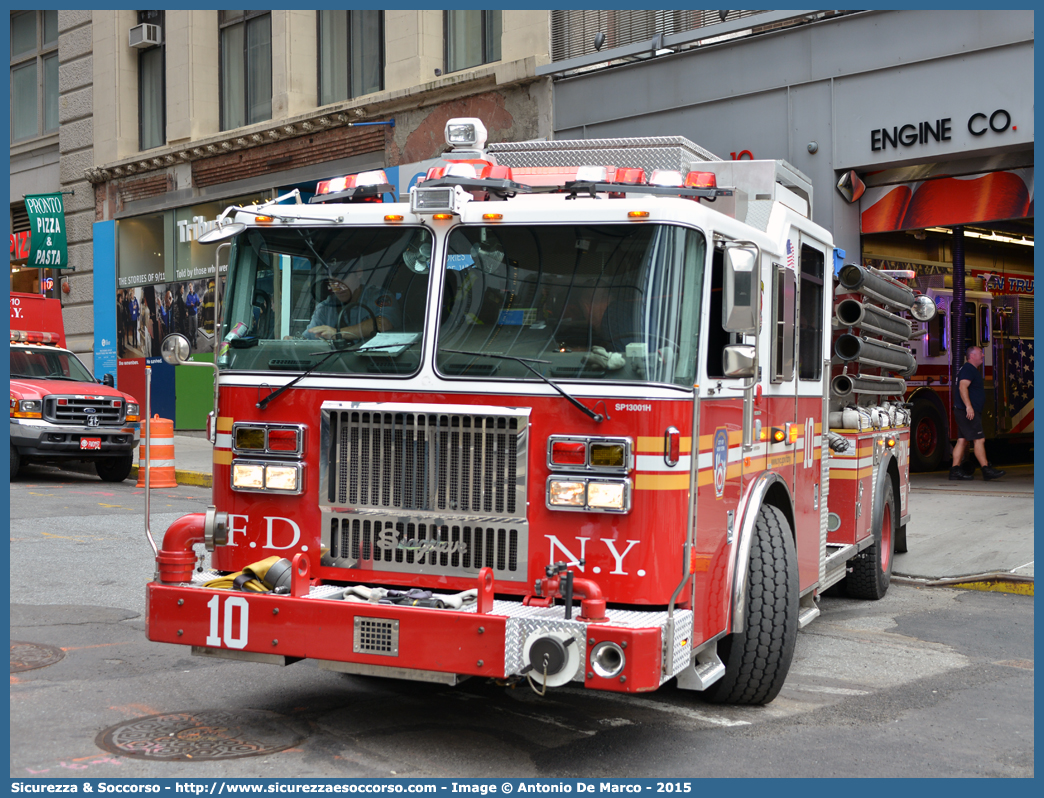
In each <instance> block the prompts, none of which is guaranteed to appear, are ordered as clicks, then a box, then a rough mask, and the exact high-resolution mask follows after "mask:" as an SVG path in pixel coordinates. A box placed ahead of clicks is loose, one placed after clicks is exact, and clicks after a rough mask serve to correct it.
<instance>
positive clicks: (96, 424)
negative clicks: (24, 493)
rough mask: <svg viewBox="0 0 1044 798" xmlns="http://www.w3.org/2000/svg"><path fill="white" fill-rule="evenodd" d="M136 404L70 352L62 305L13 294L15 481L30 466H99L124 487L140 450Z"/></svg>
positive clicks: (108, 478)
mask: <svg viewBox="0 0 1044 798" xmlns="http://www.w3.org/2000/svg"><path fill="white" fill-rule="evenodd" d="M138 422H139V413H138V402H137V400H136V399H135V398H134V397H133V396H131V395H130V394H126V393H121V392H120V391H117V390H116V389H115V388H114V387H113V380H112V377H111V376H109V375H106V376H105V379H104V381H103V383H102V384H99V383H98V382H97V381H95V379H94V376H93V375H92V374H91V372H90V371H89V370H88V369H87V367H86V366H84V365H83V363H81V362H80V361H79V359H78V358H77V357H76V355H74V354H73V353H72V352H70V351H69V350H68V349H66V348H65V327H64V325H63V324H62V309H61V303H60V302H59V300H57V299H47V298H45V297H42V296H39V295H37V294H20V293H12V294H11V479H12V480H14V479H15V477H17V476H18V472H19V470H20V469H21V467H22V465H23V464H24V463H27V462H42V463H57V464H61V463H68V462H71V461H86V462H89V463H93V464H94V467H95V469H96V470H97V472H98V476H99V477H101V478H102V479H103V480H105V481H106V482H122V481H123V480H125V479H126V478H127V475H128V474H129V473H130V470H131V466H132V465H134V449H135V447H136V446H137V445H138V429H139V424H138Z"/></svg>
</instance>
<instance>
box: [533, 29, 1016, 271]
mask: <svg viewBox="0 0 1044 798" xmlns="http://www.w3.org/2000/svg"><path fill="white" fill-rule="evenodd" d="M603 54H604V55H605V57H606V59H607V60H608V59H611V58H613V53H612V51H603ZM1033 74H1034V69H1033V12H1032V11H996V10H994V11H881V12H865V13H861V14H855V15H851V16H843V17H839V18H836V19H833V20H829V21H823V22H818V23H815V24H811V25H802V26H799V27H796V28H789V29H785V30H781V31H779V32H773V33H767V34H763V35H759V36H753V37H747V38H738V39H734V40H732V41H727V42H720V43H717V44H712V45H709V46H706V47H699V48H696V49H694V50H689V51H685V52H679V53H676V54H673V55H665V56H661V57H657V58H653V59H650V60H647V61H643V62H640V63H635V64H630V65H626V66H619V67H614V68H611V69H600V70H594V71H589V72H588V73H586V74H583V75H578V76H575V77H569V78H564V79H560V80H558V81H556V83H555V90H554V119H555V121H554V129H555V136H556V137H557V138H602V137H614V136H654V135H682V136H686V137H688V138H690V139H692V140H693V141H695V142H697V143H698V144H700V145H702V146H704V147H706V148H707V149H709V150H710V151H711V152H713V153H715V154H716V155H719V156H720V157H722V158H730V157H733V154H736V155H739V154H740V153H743V152H744V151H746V152H748V153H750V154H752V155H753V157H754V158H769V159H774V158H783V159H785V160H787V161H789V162H790V163H792V164H793V165H794V166H796V167H797V168H798V169H800V170H801V171H802V172H804V173H805V174H806V175H808V176H809V177H810V178H811V179H812V182H813V185H814V187H815V188H814V191H815V201H814V211H813V215H814V219H815V221H816V222H818V223H819V224H821V225H823V226H824V227H826V228H827V229H829V230H832V231H833V233H834V238H835V243H836V244H837V246H839V247H840V248H842V249H845V250H846V251H848V252H852V253H858V251H859V241H860V230H859V218H858V206H852V205H849V204H847V203H846V202H845V201H844V200H843V199H842V197H841V196H840V194H839V193H838V192H837V191H836V190H835V188H834V186H835V184H836V182H837V180H838V177H839V175H840V172H841V170H847V169H856V168H865V169H884V168H888V167H891V166H898V165H903V164H911V163H924V162H930V161H933V160H951V159H955V158H976V157H983V156H985V155H988V154H996V153H1002V152H1004V151H1006V150H1012V149H1025V150H1029V149H1031V148H1032V144H1033V100H1032V98H1033ZM996 108H1006V109H1008V110H1009V111H1010V112H1011V113H1012V114H1014V115H1015V116H1014V117H1013V119H1014V118H1015V117H1017V123H1016V125H1017V128H1018V129H1017V130H1009V131H1007V132H1006V133H1005V134H1004V137H1003V138H999V137H998V136H994V135H991V136H981V137H976V136H970V135H969V134H968V132H967V129H966V128H967V122H968V119H969V116H970V115H971V114H973V113H976V112H985V113H987V114H990V113H992V112H993V111H994V110H995V109H996ZM937 118H951V119H952V121H953V132H954V136H953V138H952V139H951V140H950V141H948V142H946V143H945V144H944V145H935V144H934V143H932V144H930V145H919V146H916V147H908V148H905V149H900V150H895V149H889V150H887V151H874V150H872V147H871V131H872V130H874V129H877V128H881V127H887V128H888V129H889V130H891V128H892V127H893V126H896V125H899V126H901V125H903V124H906V123H909V122H911V121H912V122H913V123H914V125H915V126H916V124H917V123H918V122H921V121H924V120H935V119H937ZM813 142H815V147H814V150H815V151H814V152H811V151H810V149H809V145H810V144H812V143H813Z"/></svg>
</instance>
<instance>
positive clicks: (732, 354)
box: [721, 344, 755, 379]
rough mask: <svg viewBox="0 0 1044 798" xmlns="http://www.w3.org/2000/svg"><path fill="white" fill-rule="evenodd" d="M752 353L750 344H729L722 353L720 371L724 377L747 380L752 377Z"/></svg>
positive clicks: (753, 350)
mask: <svg viewBox="0 0 1044 798" xmlns="http://www.w3.org/2000/svg"><path fill="white" fill-rule="evenodd" d="M754 352H755V349H754V347H753V346H751V345H750V344H730V345H729V346H726V347H725V350H724V351H723V352H722V357H721V364H722V371H723V372H724V373H725V376H726V377H737V378H743V379H746V378H749V377H753V376H754Z"/></svg>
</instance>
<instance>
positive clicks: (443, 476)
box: [328, 406, 528, 517]
mask: <svg viewBox="0 0 1044 798" xmlns="http://www.w3.org/2000/svg"><path fill="white" fill-rule="evenodd" d="M377 407H380V406H377ZM527 425H528V419H527V417H526V416H524V415H508V414H498V415H492V414H490V415H486V414H464V413H440V412H405V411H400V410H384V409H373V410H369V409H363V408H353V409H348V410H343V411H339V412H330V418H329V429H330V432H329V436H330V441H329V445H330V451H329V463H330V469H329V492H328V500H329V502H330V503H332V504H334V505H338V506H347V507H355V508H372V509H380V510H392V509H396V510H406V511H428V512H437V513H451V514H452V513H459V514H472V515H474V514H480V515H483V516H490V515H493V516H498V517H524V515H525V468H524V463H525V441H526V429H527Z"/></svg>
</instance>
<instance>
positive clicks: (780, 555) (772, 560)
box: [703, 505, 798, 704]
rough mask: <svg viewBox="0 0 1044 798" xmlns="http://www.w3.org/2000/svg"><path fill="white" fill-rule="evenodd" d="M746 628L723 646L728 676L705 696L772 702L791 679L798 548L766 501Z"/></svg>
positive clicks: (751, 570)
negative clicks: (788, 675) (789, 673)
mask: <svg viewBox="0 0 1044 798" xmlns="http://www.w3.org/2000/svg"><path fill="white" fill-rule="evenodd" d="M747 576H748V581H747V595H746V597H745V601H746V602H747V617H746V624H745V626H744V629H743V631H741V632H736V633H734V634H731V635H728V636H727V637H726V638H725V639H724V640H722V641H721V643H719V645H718V655H719V656H720V657H721V659H722V661H723V662H724V663H725V675H724V676H723V677H721V679H719V680H718V681H717V682H715V683H714V684H712V685H711V686H710V688H708V689H707V690H705V691H704V693H703V696H704V698H706V699H707V700H708V701H711V702H713V703H715V704H767V703H769V702H770V701H771V700H772V699H774V698H775V697H776V696H777V695H778V694H779V691H780V690H781V689H782V687H783V682H784V681H786V678H787V673H788V672H789V671H790V663H791V660H793V658H794V646H795V644H796V643H797V631H798V625H797V619H798V566H797V549H796V548H795V547H794V538H793V536H792V535H791V531H790V524H789V523H787V518H786V516H785V515H783V513H782V511H780V510H779V509H777V508H776V507H772V506H770V505H764V506H762V508H761V509H760V510H759V511H758V518H757V520H756V521H755V523H754V539H753V540H752V541H751V547H750V563H749V564H748V566H747Z"/></svg>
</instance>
